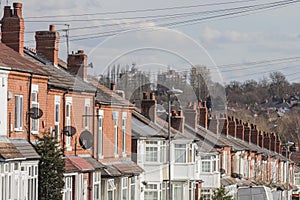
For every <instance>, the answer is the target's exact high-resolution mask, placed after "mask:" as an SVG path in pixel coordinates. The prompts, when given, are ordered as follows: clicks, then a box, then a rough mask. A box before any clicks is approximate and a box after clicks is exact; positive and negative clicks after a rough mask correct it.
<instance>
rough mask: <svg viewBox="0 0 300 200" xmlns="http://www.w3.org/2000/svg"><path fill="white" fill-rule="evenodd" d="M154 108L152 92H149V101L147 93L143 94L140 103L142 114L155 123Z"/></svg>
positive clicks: (154, 101)
mask: <svg viewBox="0 0 300 200" xmlns="http://www.w3.org/2000/svg"><path fill="white" fill-rule="evenodd" d="M156 107H157V104H156V100H155V95H154V92H151V94H150V98H149V99H148V93H147V92H143V100H142V103H141V109H142V114H143V115H144V116H145V117H147V118H148V119H149V120H151V121H153V122H156Z"/></svg>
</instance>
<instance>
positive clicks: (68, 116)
mask: <svg viewBox="0 0 300 200" xmlns="http://www.w3.org/2000/svg"><path fill="white" fill-rule="evenodd" d="M68 107H69V108H68ZM65 109H66V113H65V115H66V116H65V117H66V126H71V124H72V122H71V110H72V97H66V105H65ZM66 147H67V151H72V145H71V136H66Z"/></svg>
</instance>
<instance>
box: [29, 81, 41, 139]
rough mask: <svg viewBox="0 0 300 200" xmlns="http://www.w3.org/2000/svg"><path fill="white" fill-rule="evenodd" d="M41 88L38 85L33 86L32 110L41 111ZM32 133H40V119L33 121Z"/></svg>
mask: <svg viewBox="0 0 300 200" xmlns="http://www.w3.org/2000/svg"><path fill="white" fill-rule="evenodd" d="M38 92H39V86H38V85H36V84H32V85H31V108H37V109H39V107H40V104H39V102H38ZM31 133H32V134H38V133H39V119H31Z"/></svg>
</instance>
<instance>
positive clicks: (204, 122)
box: [199, 101, 208, 129]
mask: <svg viewBox="0 0 300 200" xmlns="http://www.w3.org/2000/svg"><path fill="white" fill-rule="evenodd" d="M199 124H200V126H203V127H204V128H206V129H207V127H208V109H207V107H206V101H203V102H199Z"/></svg>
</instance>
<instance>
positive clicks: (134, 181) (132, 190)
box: [129, 176, 137, 200]
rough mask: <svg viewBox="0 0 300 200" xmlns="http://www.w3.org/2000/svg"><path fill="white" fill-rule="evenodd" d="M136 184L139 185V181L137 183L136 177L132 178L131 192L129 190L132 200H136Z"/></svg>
mask: <svg viewBox="0 0 300 200" xmlns="http://www.w3.org/2000/svg"><path fill="white" fill-rule="evenodd" d="M136 183H137V181H136V177H135V176H133V177H131V178H130V190H129V192H130V198H129V199H130V200H136V188H137V187H136Z"/></svg>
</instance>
